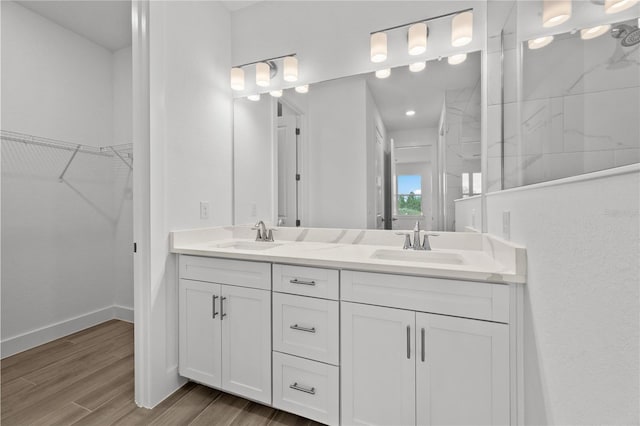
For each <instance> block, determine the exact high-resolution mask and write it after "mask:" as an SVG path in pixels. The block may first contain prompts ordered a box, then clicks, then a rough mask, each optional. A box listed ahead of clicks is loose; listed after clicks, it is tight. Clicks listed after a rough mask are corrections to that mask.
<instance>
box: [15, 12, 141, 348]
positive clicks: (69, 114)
mask: <svg viewBox="0 0 640 426" xmlns="http://www.w3.org/2000/svg"><path fill="white" fill-rule="evenodd" d="M113 77H114V73H113V67H112V53H111V52H110V51H108V50H106V49H104V48H102V47H100V46H98V45H96V44H94V43H92V42H90V41H88V40H86V39H84V38H82V37H80V36H78V35H76V34H75V33H73V32H70V31H68V30H66V29H63V28H62V27H60V26H58V25H57V24H54V23H52V22H51V21H49V20H47V19H44V18H42V17H40V16H39V15H37V14H34V13H33V12H31V11H29V10H27V9H25V8H23V7H22V6H19V5H17V4H15V3H13V2H2V87H3V92H2V128H3V129H4V130H13V131H18V132H22V133H28V134H34V135H38V136H45V137H49V138H55V139H61V140H65V141H69V142H77V143H83V144H87V145H95V146H98V145H110V144H113V142H112V139H113V134H114V130H113V128H114V121H113V98H112V89H113V87H112V86H113ZM2 151H3V152H2V175H3V176H2V200H3V202H2V209H3V211H2V216H3V221H2V245H3V247H4V250H2V256H3V259H2V265H3V270H2V273H3V282H2V341H3V348H2V349H3V356H6V355H8V354H10V353H13V352H16V351H20V350H23V349H26V348H28V347H31V346H34V345H36V344H40V343H43V342H45V341H48V340H51V339H53V338H56V337H60V336H61V335H64V334H68V333H70V332H73V331H76V330H77V329H78V328H83V327H87V326H89V325H92V324H93V323H95V322H99V321H102V320H105V319H109V318H111V317H112V308H111V307H112V306H113V305H114V297H115V286H114V279H115V276H114V262H115V260H114V259H115V248H114V233H115V229H116V227H117V223H118V216H119V214H120V212H118V211H117V210H116V209H115V203H114V193H113V176H114V175H113V168H114V166H115V164H116V163H115V162H114V161H113V159H110V158H104V157H95V156H90V155H87V154H78V156H77V157H76V158H75V160H74V162H73V164H72V165H71V167H70V168H69V169H68V172H67V174H66V175H65V181H64V182H63V183H61V182H58V179H57V178H58V176H59V175H60V173H61V172H62V170H63V168H64V167H65V165H66V163H67V161H68V159H69V158H70V155H71V152H69V151H63V150H59V149H53V148H45V147H36V146H33V145H23V144H19V143H15V142H5V141H3V143H2ZM129 241H130V239H129ZM129 249H130V246H129V247H128V250H129Z"/></svg>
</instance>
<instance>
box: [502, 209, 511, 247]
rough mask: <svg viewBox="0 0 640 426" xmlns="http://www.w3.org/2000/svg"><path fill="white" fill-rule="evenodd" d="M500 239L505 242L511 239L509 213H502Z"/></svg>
mask: <svg viewBox="0 0 640 426" xmlns="http://www.w3.org/2000/svg"><path fill="white" fill-rule="evenodd" d="M502 238H504V239H505V240H507V241H508V240H510V239H511V212H509V211H503V212H502Z"/></svg>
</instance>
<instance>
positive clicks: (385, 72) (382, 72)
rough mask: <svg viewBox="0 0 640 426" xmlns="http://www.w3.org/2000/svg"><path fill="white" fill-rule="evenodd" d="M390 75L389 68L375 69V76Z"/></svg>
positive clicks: (384, 76)
mask: <svg viewBox="0 0 640 426" xmlns="http://www.w3.org/2000/svg"><path fill="white" fill-rule="evenodd" d="M390 75H391V68H385V69H383V70H378V71H376V77H378V78H387V77H389V76H390Z"/></svg>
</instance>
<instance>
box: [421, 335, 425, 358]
mask: <svg viewBox="0 0 640 426" xmlns="http://www.w3.org/2000/svg"><path fill="white" fill-rule="evenodd" d="M420 335H421V337H422V351H421V352H422V362H424V360H425V349H424V328H423V329H422V330H420Z"/></svg>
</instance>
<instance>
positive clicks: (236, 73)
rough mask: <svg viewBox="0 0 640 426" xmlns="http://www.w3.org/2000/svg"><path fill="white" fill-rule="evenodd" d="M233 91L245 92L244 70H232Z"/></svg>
mask: <svg viewBox="0 0 640 426" xmlns="http://www.w3.org/2000/svg"><path fill="white" fill-rule="evenodd" d="M231 89H232V90H244V70H243V69H242V68H231Z"/></svg>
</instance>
